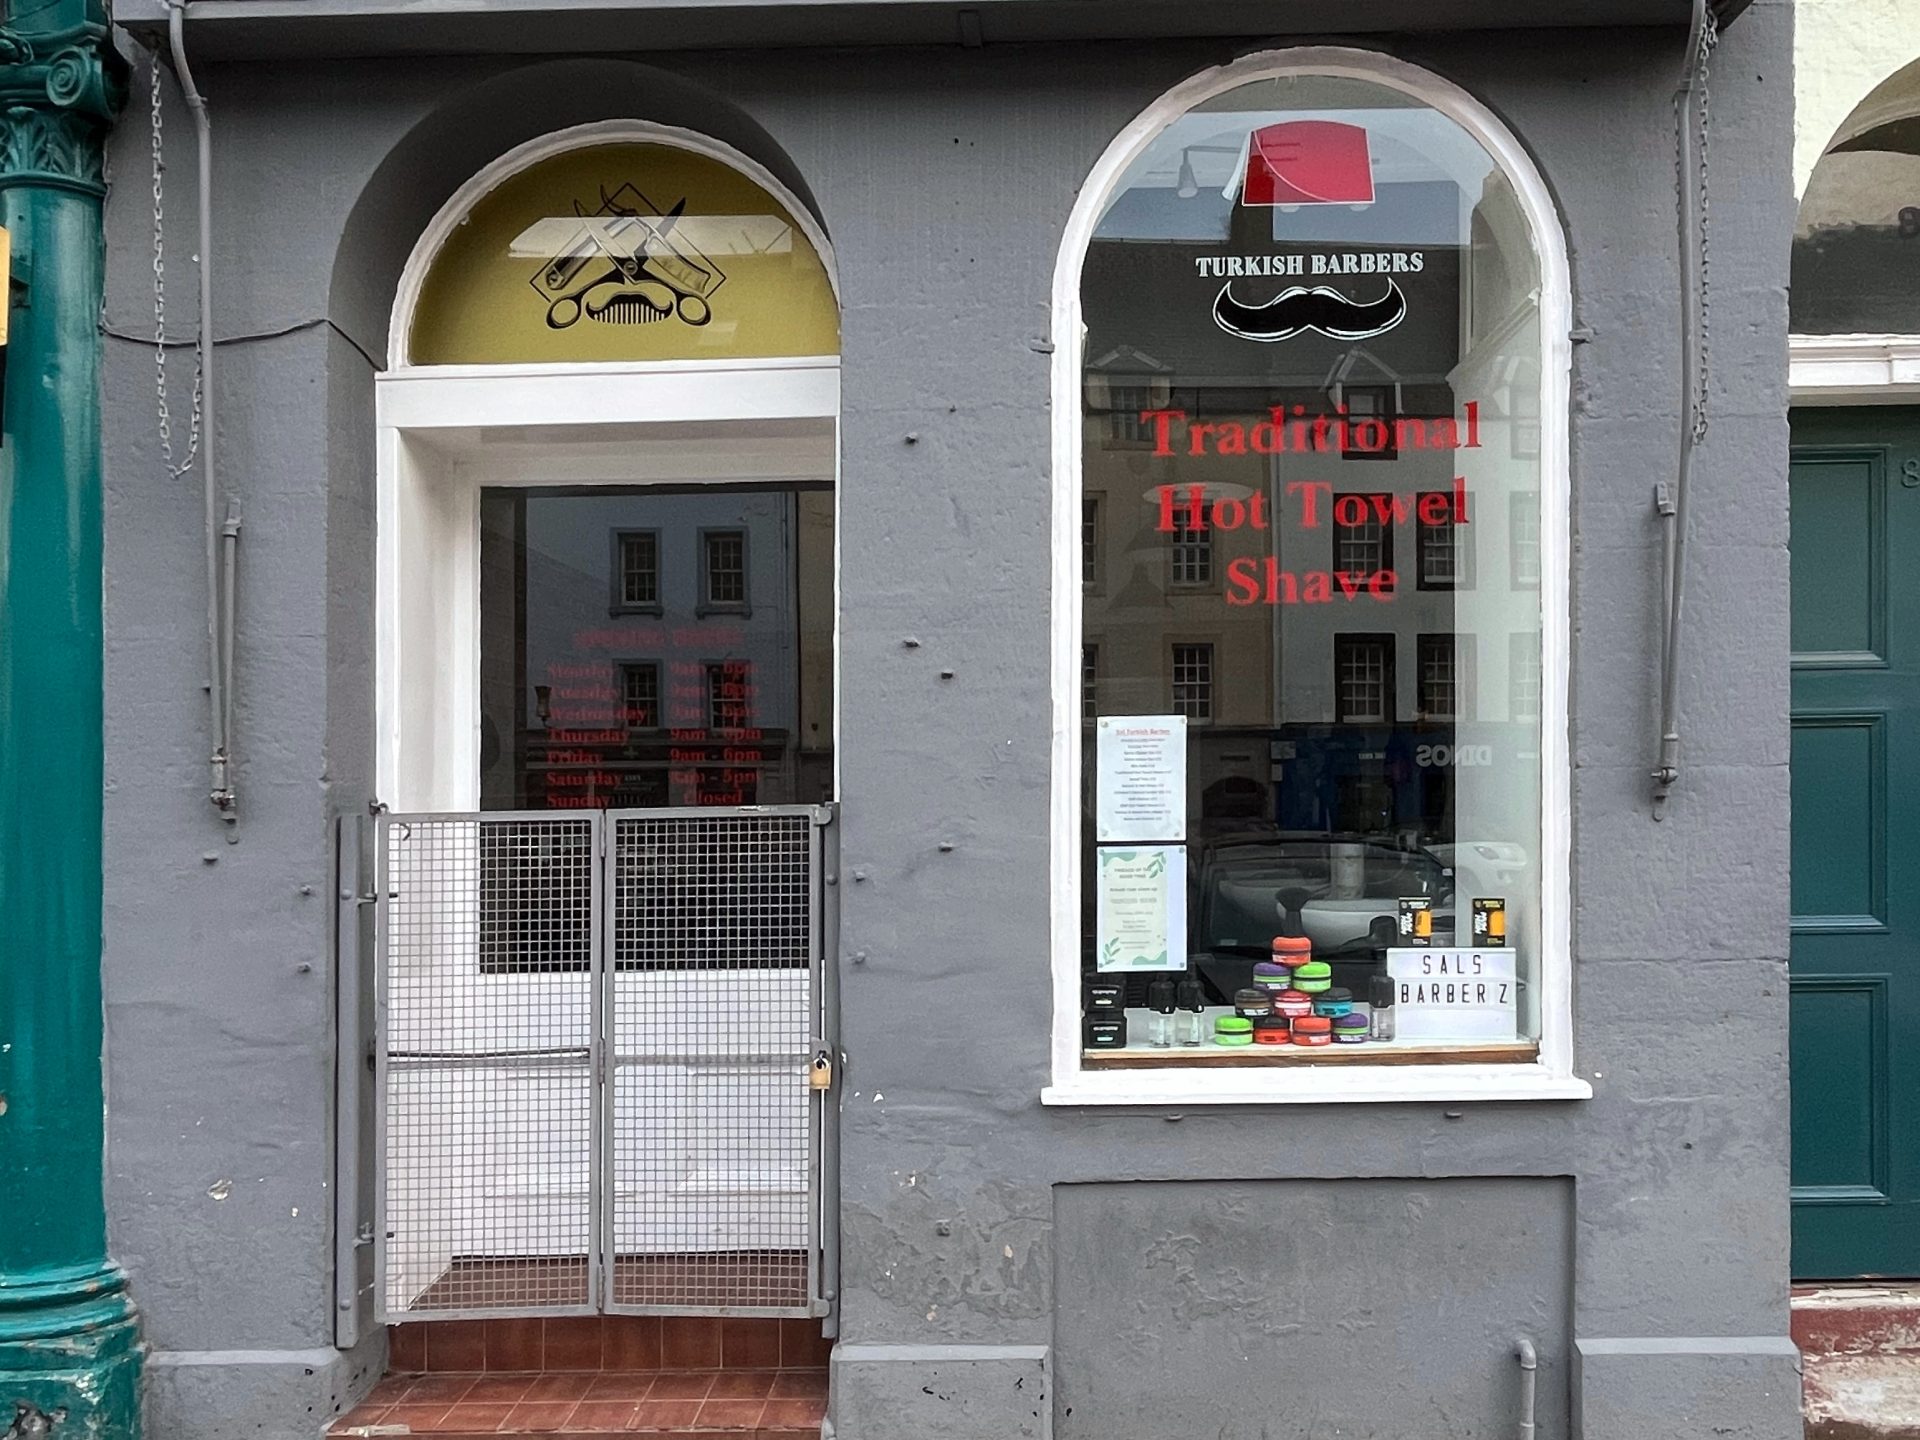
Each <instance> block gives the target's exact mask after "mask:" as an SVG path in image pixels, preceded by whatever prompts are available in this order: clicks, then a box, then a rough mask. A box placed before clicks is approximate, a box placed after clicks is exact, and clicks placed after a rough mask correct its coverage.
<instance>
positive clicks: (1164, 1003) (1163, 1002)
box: [1147, 976, 1174, 1050]
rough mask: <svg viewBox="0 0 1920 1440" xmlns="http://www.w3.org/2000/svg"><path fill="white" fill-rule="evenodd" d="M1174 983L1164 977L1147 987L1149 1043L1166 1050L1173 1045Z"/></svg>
mask: <svg viewBox="0 0 1920 1440" xmlns="http://www.w3.org/2000/svg"><path fill="white" fill-rule="evenodd" d="M1173 998H1174V997H1173V981H1171V980H1169V979H1167V978H1166V977H1165V976H1162V977H1161V978H1159V979H1158V980H1155V981H1153V982H1152V983H1151V984H1149V985H1148V986H1147V1009H1148V1011H1150V1012H1151V1013H1150V1014H1149V1015H1148V1016H1147V1043H1148V1044H1149V1045H1152V1046H1153V1047H1155V1048H1156V1049H1159V1050H1165V1049H1166V1048H1168V1047H1169V1046H1170V1045H1172V1044H1173Z"/></svg>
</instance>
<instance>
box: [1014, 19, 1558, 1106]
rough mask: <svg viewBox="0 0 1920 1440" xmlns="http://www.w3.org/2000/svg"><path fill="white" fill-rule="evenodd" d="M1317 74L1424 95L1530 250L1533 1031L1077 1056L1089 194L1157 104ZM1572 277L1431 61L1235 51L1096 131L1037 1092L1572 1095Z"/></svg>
mask: <svg viewBox="0 0 1920 1440" xmlns="http://www.w3.org/2000/svg"><path fill="white" fill-rule="evenodd" d="M1278 75H1330V76H1338V77H1347V78H1352V79H1358V80H1368V81H1372V82H1374V83H1376V84H1379V85H1384V86H1387V87H1388V88H1391V89H1394V90H1398V91H1400V92H1402V93H1403V94H1406V95H1409V96H1411V97H1412V98H1414V99H1416V100H1419V101H1421V102H1422V103H1424V104H1427V105H1429V106H1432V107H1433V108H1434V109H1435V110H1438V111H1440V112H1441V113H1442V114H1444V115H1447V116H1448V117H1450V118H1451V119H1453V120H1455V121H1456V122H1458V123H1459V124H1460V125H1461V126H1462V127H1463V128H1464V129H1465V130H1466V131H1467V133H1468V134H1470V135H1472V136H1473V137H1474V138H1475V139H1477V140H1478V141H1479V142H1480V143H1481V145H1482V146H1484V147H1485V148H1486V150H1487V152H1488V153H1489V154H1490V155H1491V156H1492V157H1493V159H1494V160H1495V162H1496V163H1497V164H1499V165H1500V166H1501V168H1502V169H1503V170H1504V171H1505V172H1506V174H1507V176H1508V178H1509V179H1510V180H1511V181H1512V183H1513V186H1514V191H1515V194H1516V196H1517V197H1518V199H1519V201H1520V205H1521V208H1522V210H1523V211H1524V212H1525V214H1526V217H1527V220H1528V222H1529V228H1530V229H1531V231H1532V234H1533V236H1534V240H1535V248H1536V250H1537V252H1538V258H1539V263H1540V293H1539V307H1538V316H1539V325H1540V363H1541V407H1540V413H1541V437H1540V445H1541V450H1540V459H1541V486H1542V494H1541V507H1540V508H1541V570H1542V575H1541V587H1540V603H1541V622H1542V623H1541V644H1542V647H1543V649H1542V665H1541V676H1542V681H1541V708H1542V711H1543V714H1542V718H1541V757H1540V764H1541V785H1542V792H1541V812H1542V833H1541V837H1540V839H1541V871H1542V883H1541V931H1540V934H1541V954H1540V957H1539V958H1540V973H1539V981H1540V984H1541V987H1542V996H1541V1007H1540V1012H1541V1013H1540V1025H1541V1033H1540V1049H1539V1056H1538V1058H1537V1059H1536V1060H1535V1061H1533V1062H1532V1063H1530V1064H1519V1065H1501V1064H1471V1065H1446V1064H1433V1065H1419V1064H1414V1065H1341V1066H1327V1067H1322V1066H1297V1067H1295V1066H1288V1067H1279V1066H1276V1067H1271V1068H1266V1067H1263V1068H1260V1069H1253V1068H1245V1069H1240V1068H1230V1069H1223V1068H1200V1067H1182V1068H1167V1069H1154V1070H1087V1069H1085V1068H1083V1065H1082V1053H1081V1037H1080V1003H1079V997H1080V987H1081V976H1080V964H1081V955H1080V938H1081V937H1080V868H1081V867H1080V849H1081V834H1080V820H1081V816H1080V784H1081V766H1082V764H1083V755H1082V733H1083V731H1082V722H1081V718H1080V703H1081V702H1080V646H1081V643H1082V635H1081V624H1082V611H1083V605H1082V585H1081V573H1080V551H1079V541H1080V497H1081V466H1082V458H1083V445H1084V438H1085V417H1084V415H1083V413H1082V412H1083V408H1084V407H1083V405H1082V403H1081V402H1082V386H1083V384H1084V377H1083V375H1082V370H1083V367H1084V363H1085V351H1086V327H1085V324H1084V321H1083V319H1082V316H1081V309H1080V278H1081V271H1082V267H1083V265H1084V263H1085V260H1086V255H1087V249H1088V246H1089V245H1090V244H1091V242H1092V240H1093V232H1094V227H1095V225H1096V224H1097V223H1098V221H1099V218H1100V212H1101V210H1102V209H1103V208H1104V207H1105V205H1106V204H1107V201H1108V199H1109V197H1110V196H1111V195H1112V194H1113V192H1114V190H1115V188H1116V187H1117V186H1118V184H1119V183H1120V180H1121V178H1122V177H1123V176H1124V175H1125V173H1126V171H1127V168H1128V167H1129V166H1130V165H1131V164H1132V163H1133V162H1134V161H1135V160H1136V159H1138V158H1139V156H1140V154H1141V153H1142V152H1143V151H1144V150H1145V149H1146V148H1147V147H1148V146H1149V145H1150V144H1152V143H1153V141H1154V140H1155V139H1157V138H1158V137H1159V135H1160V134H1161V132H1162V131H1164V130H1165V129H1166V128H1167V127H1168V126H1169V125H1170V124H1172V123H1173V121H1174V120H1176V119H1177V118H1179V117H1180V116H1182V115H1184V114H1186V113H1187V112H1188V111H1189V110H1191V109H1192V108H1193V107H1194V106H1196V105H1198V104H1200V103H1201V102H1203V101H1205V100H1208V99H1210V98H1212V97H1213V96H1216V95H1219V94H1221V93H1223V92H1224V91H1227V90H1231V89H1233V88H1234V87H1235V86H1238V85H1243V84H1246V83H1247V82H1249V81H1252V80H1260V79H1267V78H1270V77H1273V76H1278ZM1572 313H1573V308H1572V292H1571V287H1570V281H1569V274H1568V262H1567V245H1566V237H1565V232H1564V230H1563V228H1562V226H1561V224H1560V218H1559V215H1558V213H1557V212H1556V211H1555V209H1554V205H1553V199H1552V196H1551V194H1550V192H1549V191H1548V189H1547V186H1546V183H1545V181H1544V180H1543V179H1542V178H1541V176H1540V174H1539V172H1538V171H1537V170H1536V169H1535V167H1534V165H1533V162H1532V160H1531V159H1530V158H1529V156H1528V155H1527V153H1526V151H1525V150H1524V149H1523V148H1522V146H1521V145H1520V142H1519V141H1518V140H1517V139H1515V137H1514V135H1513V134H1512V132H1511V131H1509V130H1508V129H1507V127H1506V126H1505V125H1504V124H1503V123H1502V122H1501V121H1500V120H1499V119H1498V118H1497V117H1496V116H1495V115H1494V114H1493V112H1492V111H1491V110H1489V109H1488V108H1487V107H1486V106H1485V105H1483V104H1482V103H1481V102H1480V101H1478V100H1476V99H1474V98H1473V97H1472V96H1470V95H1468V94H1467V93H1466V92H1465V91H1463V90H1461V89H1460V88H1458V87H1457V86H1455V85H1452V84H1450V83H1449V82H1447V81H1445V80H1442V79H1441V78H1440V77H1439V76H1437V75H1435V74H1433V73H1432V72H1431V71H1428V70H1423V69H1421V68H1420V67H1418V66H1416V65H1412V64H1409V63H1407V62H1405V61H1402V60H1396V59H1394V58H1392V57H1391V56H1387V55H1381V54H1378V53H1376V52H1374V51H1370V50H1359V49H1351V48H1347V47H1342V46H1313V47H1303V48H1299V49H1293V50H1279V51H1268V52H1264V53H1259V54H1254V55H1248V56H1244V57H1242V58H1240V59H1238V60H1235V61H1233V62H1231V63H1230V64H1226V65H1222V66H1218V67H1216V68H1214V69H1211V70H1207V71H1204V72H1202V73H1201V74H1198V75H1196V76H1194V77H1193V78H1191V79H1189V80H1187V81H1186V82H1185V83H1183V84H1181V85H1179V86H1176V87H1175V88H1174V89H1172V90H1170V91H1168V92H1167V93H1166V94H1164V95H1162V96H1161V97H1160V99H1159V100H1158V101H1156V102H1155V103H1154V104H1153V105H1152V106H1151V107H1149V108H1148V109H1147V110H1146V111H1145V112H1144V113H1142V114H1141V115H1140V116H1139V117H1138V118H1136V119H1135V120H1134V121H1133V122H1132V123H1131V124H1130V125H1128V126H1127V127H1126V129H1124V130H1123V131H1121V133H1120V134H1119V135H1118V136H1117V137H1116V138H1115V139H1114V141H1113V143H1112V144H1111V145H1109V146H1108V147H1107V150H1106V153H1105V154H1103V155H1102V156H1101V157H1100V160H1099V162H1098V163H1097V164H1096V165H1095V166H1094V167H1093V170H1092V172H1091V173H1090V174H1089V175H1088V177H1087V180H1086V182H1085V183H1084V184H1083V185H1082V186H1081V187H1080V191H1079V194H1078V197H1077V198H1076V200H1075V202H1074V206H1073V211H1072V213H1071V215H1070V216H1069V217H1068V221H1067V226H1066V232H1065V236H1064V238H1063V240H1062V243H1061V247H1060V256H1059V260H1058V263H1057V265H1056V267H1055V270H1054V283H1053V338H1054V353H1053V472H1052V473H1053V528H1052V539H1053V614H1052V621H1053V653H1052V688H1053V730H1052V754H1051V759H1052V782H1053V783H1052V790H1051V831H1052V855H1051V876H1052V916H1051V945H1050V951H1051V958H1052V970H1053V997H1054V1003H1053V1031H1052V1057H1053V1067H1052V1083H1051V1084H1050V1085H1048V1086H1046V1087H1045V1088H1044V1089H1043V1090H1042V1092H1041V1100H1042V1101H1043V1103H1045V1104H1048V1105H1153V1104H1177V1105H1263V1104H1301V1103H1306V1104H1323V1103H1351V1102H1404V1101H1419V1100H1446V1101H1463V1100H1576V1099H1587V1098H1590V1097H1591V1096H1592V1094H1593V1087H1592V1086H1591V1085H1590V1084H1588V1082H1587V1081H1586V1080H1584V1079H1582V1078H1581V1077H1579V1076H1578V1075H1576V1074H1575V1073H1574V1066H1573V964H1572V935H1571V879H1570V877H1571V868H1572V863H1571V861H1572V801H1571V770H1570V767H1569V763H1568V742H1567V688H1568V684H1567V682H1568V656H1569V643H1568V642H1569V636H1570V632H1571V622H1570V613H1569V608H1568V607H1569V585H1568V575H1569V559H1570V550H1569V529H1570V522H1571V514H1572V507H1571V482H1570V471H1569V465H1570V454H1569V442H1568V424H1569V416H1570V413H1571V409H1570V378H1571V372H1572V344H1571V339H1570V330H1571V326H1572Z"/></svg>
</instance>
